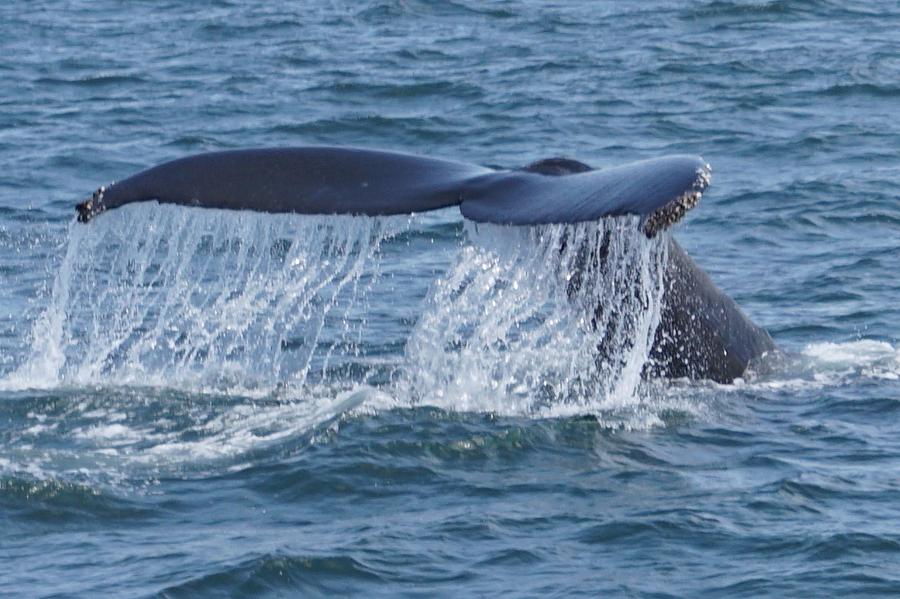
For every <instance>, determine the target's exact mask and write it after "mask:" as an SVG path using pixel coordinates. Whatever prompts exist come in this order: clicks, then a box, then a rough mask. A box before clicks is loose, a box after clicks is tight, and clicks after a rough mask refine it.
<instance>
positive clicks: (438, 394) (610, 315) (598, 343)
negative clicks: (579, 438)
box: [401, 218, 668, 415]
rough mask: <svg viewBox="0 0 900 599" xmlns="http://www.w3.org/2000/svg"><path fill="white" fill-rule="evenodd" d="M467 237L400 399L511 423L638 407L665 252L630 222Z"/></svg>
mask: <svg viewBox="0 0 900 599" xmlns="http://www.w3.org/2000/svg"><path fill="white" fill-rule="evenodd" d="M467 230H468V234H469V238H470V239H471V241H472V245H470V246H468V247H466V248H464V249H463V250H462V252H461V253H460V255H459V259H458V260H457V262H456V264H455V265H454V266H453V267H452V268H451V269H450V271H449V272H448V273H447V274H446V275H445V276H444V277H443V278H441V279H440V280H439V281H437V283H436V284H435V285H434V287H433V289H432V293H431V297H430V298H429V305H428V307H427V309H426V311H425V313H424V314H423V315H422V316H421V318H420V319H419V321H418V324H417V326H416V329H415V331H414V332H413V334H412V336H411V338H410V341H409V343H408V346H407V358H406V378H405V379H404V380H403V381H402V382H401V386H402V387H404V388H405V392H406V393H408V394H409V395H410V396H411V397H412V398H414V400H415V401H419V402H423V403H428V404H435V405H439V406H442V407H447V408H456V409H471V410H490V411H496V412H500V413H513V414H523V413H525V414H547V415H551V414H552V415H558V414H565V413H583V412H586V411H587V412H595V413H596V412H599V411H610V410H616V409H618V408H621V407H626V408H629V409H631V408H634V407H635V405H637V404H639V398H638V396H637V390H638V385H639V383H640V379H641V370H642V369H643V366H644V364H645V362H646V360H647V357H648V355H649V351H650V345H651V343H652V341H653V336H654V334H655V331H656V327H657V324H658V322H659V315H660V311H661V303H662V296H663V271H664V266H665V263H666V248H667V247H668V246H667V244H666V243H665V242H664V241H663V240H662V239H660V238H657V239H655V240H653V241H648V240H647V239H646V238H644V236H643V235H642V234H641V233H640V232H639V231H638V227H637V226H636V222H635V221H634V220H633V219H631V218H625V219H606V220H604V221H601V222H593V223H582V224H579V225H547V226H541V227H535V228H515V227H502V226H494V225H477V226H476V225H474V224H470V223H467Z"/></svg>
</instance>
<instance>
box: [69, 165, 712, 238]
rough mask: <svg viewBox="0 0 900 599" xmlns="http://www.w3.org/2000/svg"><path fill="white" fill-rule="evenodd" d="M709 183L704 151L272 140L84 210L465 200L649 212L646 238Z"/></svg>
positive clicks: (386, 211) (407, 205)
mask: <svg viewBox="0 0 900 599" xmlns="http://www.w3.org/2000/svg"><path fill="white" fill-rule="evenodd" d="M708 184H709V166H708V165H707V164H706V163H705V162H703V160H702V159H701V158H699V157H694V156H669V157H664V158H656V159H652V160H644V161H641V162H634V163H631V164H627V165H624V166H619V167H615V168H608V169H601V170H593V169H591V168H590V167H589V166H587V165H586V164H584V163H581V162H578V161H575V160H570V159H566V158H551V159H546V160H541V161H538V162H535V163H533V164H531V165H529V166H527V167H525V168H523V169H520V170H507V171H503V170H499V171H498V170H492V169H488V168H484V167H481V166H476V165H472V164H466V163H460V162H453V161H449V160H439V159H434V158H423V157H420V156H412V155H409V154H401V153H396V152H385V151H380V150H366V149H359V148H337V147H300V148H265V149H250V150H229V151H223V152H211V153H206V154H198V155H195V156H188V157H186V158H180V159H177V160H173V161H171V162H166V163H164V164H161V165H159V166H155V167H152V168H149V169H147V170H145V171H142V172H140V173H137V174H135V175H133V176H131V177H128V178H127V179H124V180H122V181H119V182H116V183H113V184H111V185H109V186H107V187H101V188H100V189H99V190H97V191H96V192H94V194H93V196H92V197H91V198H90V199H89V200H87V201H85V202H82V203H80V204H78V205H77V206H76V209H77V211H78V220H80V221H81V222H88V221H89V220H91V218H93V217H94V216H95V215H97V214H99V213H101V212H103V211H105V210H111V209H113V208H117V207H119V206H123V205H125V204H130V203H133V202H143V201H152V200H156V201H159V202H161V203H171V204H181V205H185V206H199V207H204V208H225V209H232V210H257V211H261V212H273V213H278V212H295V213H300V214H365V215H370V216H378V215H390V214H406V213H412V212H424V211H427V210H436V209H438V208H444V207H447V206H453V205H459V206H460V209H461V211H462V214H463V216H465V217H466V218H468V219H471V220H474V221H479V222H490V223H499V224H512V225H534V224H542V223H573V222H580V221H589V220H597V219H600V218H604V217H607V216H619V215H623V214H634V215H639V216H641V217H642V226H643V227H644V231H645V232H646V233H647V234H648V236H652V235H655V234H656V233H657V232H658V231H660V230H662V229H665V228H666V227H668V226H671V225H672V224H674V223H675V222H677V221H678V220H679V219H680V218H681V217H682V216H683V215H684V213H685V212H686V211H687V210H689V209H690V208H692V207H693V206H694V205H696V203H697V201H698V200H699V199H700V194H701V193H702V192H703V190H704V189H706V186H707V185H708Z"/></svg>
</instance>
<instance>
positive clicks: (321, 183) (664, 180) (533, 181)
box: [76, 147, 775, 382]
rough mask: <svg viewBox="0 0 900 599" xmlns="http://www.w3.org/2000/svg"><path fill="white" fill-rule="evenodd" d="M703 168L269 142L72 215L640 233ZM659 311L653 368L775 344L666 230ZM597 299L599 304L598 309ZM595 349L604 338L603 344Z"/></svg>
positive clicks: (128, 185) (699, 181)
mask: <svg viewBox="0 0 900 599" xmlns="http://www.w3.org/2000/svg"><path fill="white" fill-rule="evenodd" d="M709 180H710V169H709V165H707V164H706V163H705V162H704V161H703V160H702V159H701V158H699V157H695V156H684V155H676V156H667V157H662V158H657V159H651V160H644V161H640V162H634V163H631V164H626V165H623V166H619V167H615V168H609V169H602V170H594V169H592V168H591V167H589V166H587V165H586V164H583V163H581V162H578V161H575V160H569V159H562V158H551V159H547V160H541V161H539V162H536V163H533V164H531V165H528V166H526V167H524V168H522V169H517V170H493V169H488V168H484V167H481V166H476V165H471V164H465V163H459V162H453V161H447V160H438V159H433V158H423V157H419V156H412V155H408V154H401V153H395V152H385V151H377V150H367V149H358V148H338V147H299V148H266V149H250V150H233V151H224V152H212V153H206V154H199V155H195V156H189V157H186V158H181V159H178V160H174V161H171V162H167V163H164V164H161V165H159V166H155V167H152V168H149V169H147V170H145V171H142V172H139V173H137V174H135V175H133V176H131V177H128V178H127V179H124V180H122V181H118V182H116V183H113V184H111V185H109V186H107V187H101V188H100V189H98V190H97V191H96V192H94V194H93V195H92V197H91V198H90V199H88V200H86V201H85V202H82V203H80V204H78V205H77V206H76V210H77V212H78V220H79V221H81V222H88V221H89V220H91V219H92V218H93V217H94V216H96V215H97V214H100V213H102V212H104V211H106V210H111V209H114V208H118V207H120V206H124V205H126V204H131V203H134V202H143V201H153V200H155V201H158V202H161V203H171V204H180V205H185V206H198V207H206V208H224V209H231V210H256V211H262V212H272V213H300V214H360V215H372V216H376V215H391V214H407V213H412V212H422V211H427V210H435V209H439V208H444V207H447V206H453V205H458V206H459V207H460V211H461V212H462V214H463V216H464V217H465V218H467V219H470V220H473V221H476V222H487V223H498V224H507V225H538V224H548V223H576V222H585V221H593V220H598V219H601V218H605V217H610V216H621V215H636V216H639V217H640V227H641V229H642V230H643V232H644V233H645V234H646V235H647V236H648V237H653V236H655V235H657V234H658V233H659V232H661V231H663V230H665V229H667V228H669V227H671V226H672V225H673V224H675V223H676V222H678V221H679V220H680V219H681V218H682V217H683V216H684V214H685V213H686V212H687V211H688V210H690V209H691V208H693V207H694V206H696V205H697V203H698V202H699V200H700V196H701V195H702V193H703V191H704V190H705V189H706V187H707V186H708V185H709ZM668 243H669V251H668V263H667V265H666V275H665V277H666V284H665V293H664V302H663V305H664V307H663V311H662V314H661V319H660V324H659V326H658V328H657V331H656V338H655V340H654V343H653V346H652V348H651V360H650V362H649V363H648V366H647V368H645V372H646V373H647V374H648V375H650V376H664V377H672V378H674V377H688V378H692V379H712V380H715V381H718V382H731V381H733V380H734V379H735V378H737V377H740V376H741V375H743V373H744V372H745V371H746V369H747V367H748V365H749V364H750V362H751V361H752V360H753V359H755V358H758V357H759V356H761V355H762V354H763V353H765V352H767V351H770V350H773V349H774V347H775V346H774V343H773V342H772V339H771V337H770V336H769V335H768V333H766V331H765V330H763V329H761V328H760V327H758V326H756V325H755V324H753V323H752V322H751V321H750V320H749V319H748V318H747V317H746V316H745V315H744V314H743V313H742V312H741V310H740V308H738V306H737V304H736V303H735V302H734V300H732V299H731V298H730V297H728V296H727V295H725V294H724V293H722V292H721V291H720V290H719V289H718V288H717V287H716V286H715V284H714V283H713V282H712V280H711V279H710V278H709V276H708V275H707V274H706V273H705V272H704V271H702V270H701V269H700V268H699V267H698V266H697V264H696V263H695V262H694V261H693V260H692V259H691V258H690V256H688V255H687V253H686V252H685V251H684V250H683V249H682V248H681V246H680V245H679V244H678V243H677V242H676V241H675V240H674V239H671V238H669V240H668ZM603 309H605V307H604V306H598V307H597V310H598V311H602V310H603ZM601 351H602V348H601Z"/></svg>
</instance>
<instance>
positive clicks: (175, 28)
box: [0, 0, 900, 597]
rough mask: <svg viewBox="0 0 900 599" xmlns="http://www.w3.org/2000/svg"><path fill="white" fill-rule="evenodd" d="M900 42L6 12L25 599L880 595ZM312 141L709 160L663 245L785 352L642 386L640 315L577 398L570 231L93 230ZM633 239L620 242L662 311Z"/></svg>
mask: <svg viewBox="0 0 900 599" xmlns="http://www.w3.org/2000/svg"><path fill="white" fill-rule="evenodd" d="M898 32H900V6H898V4H897V3H896V2H894V1H878V0H872V1H868V2H837V1H832V0H796V1H769V2H765V1H750V0H702V1H698V2H674V1H662V0H659V1H648V2H639V3H637V2H635V3H620V2H615V3H614V2H586V1H583V0H582V1H576V0H571V1H560V2H547V3H544V2H533V1H527V0H508V1H499V2H494V3H490V4H487V3H481V2H475V1H470V0H452V1H445V2H432V1H425V0H388V1H383V0H382V1H374V0H372V1H365V2H357V3H349V2H348V3H342V2H332V1H327V2H317V3H306V2H304V3H287V2H277V3H268V4H260V3H253V2H244V1H242V0H218V1H212V0H209V1H207V0H204V1H199V2H182V1H177V0H170V1H166V2H146V1H138V2H129V3H126V4H123V3H120V2H113V1H111V0H95V1H90V2H89V1H87V0H73V1H70V2H46V1H41V0H38V1H34V2H24V1H21V0H12V1H11V2H6V3H4V4H2V6H0V50H2V51H0V163H2V165H3V169H2V173H0V281H2V285H0V595H10V596H23V597H32V596H59V597H62V596H97V595H102V596H127V597H145V596H162V597H194V596H246V597H256V596H293V595H314V596H315V595H333V594H358V595H369V596H372V595H387V596H395V595H422V596H431V595H434V594H441V595H461V594H462V595H500V594H504V595H507V594H508V595H516V596H521V595H524V596H538V595H590V596H594V595H599V594H609V595H626V596H654V597H663V596H695V595H701V594H702V595H709V596H729V597H731V596H760V595H775V596H784V595H792V596H793V595H802V596H824V595H832V596H845V595H849V594H854V595H875V594H885V595H897V594H898V593H900V574H898V572H900V524H898V523H900V422H898V420H900V308H898V298H900V282H898V277H897V272H898V266H900V200H898V197H900V163H898V158H897V156H898V154H897V152H898V148H900V33H898ZM310 144H330V145H359V146H369V147H378V148H387V149H393V150H399V151H405V152H410V153H417V154H423V155H429V156H438V157H444V158H449V159H454V160H460V161H466V162H472V163H476V164H482V165H487V166H495V167H506V168H514V167H518V166H521V165H524V164H527V163H529V162H532V161H534V160H536V159H540V158H545V157H549V156H569V157H572V158H576V159H579V160H582V161H584V162H587V163H589V164H591V165H593V166H595V167H603V166H611V165H615V164H618V163H622V162H626V161H630V160H635V159H641V158H648V157H653V156H658V155H662V154H666V153H693V154H702V155H703V156H704V157H705V158H706V159H707V160H708V161H709V162H710V163H712V165H713V169H714V176H713V184H712V187H711V188H710V190H709V192H708V193H707V194H705V195H704V198H703V201H702V203H701V205H700V207H699V208H697V209H696V210H694V211H693V212H691V213H690V215H689V216H688V217H687V219H686V220H685V222H683V223H682V224H680V225H679V226H678V227H676V229H675V230H674V232H673V234H674V236H675V237H676V238H677V239H678V240H679V241H680V242H681V243H682V244H683V245H684V247H685V248H686V249H687V250H688V252H689V253H690V254H691V255H692V256H693V257H694V258H695V259H696V261H697V262H698V263H699V264H700V265H701V266H703V268H704V269H706V270H707V271H708V272H709V273H710V274H711V276H712V277H713V279H714V280H715V281H716V282H717V284H718V285H719V286H720V287H721V288H722V289H723V290H725V291H727V292H728V293H729V294H730V295H731V296H732V297H734V298H735V299H736V300H737V301H738V303H739V304H740V305H741V306H742V307H743V309H744V310H745V311H746V313H747V314H748V315H749V316H750V317H751V318H752V319H753V320H754V321H755V322H757V323H758V324H760V325H761V326H764V327H765V328H767V329H768V330H769V331H770V332H771V334H772V336H773V337H774V339H775V341H776V342H777V344H778V345H779V346H780V347H781V348H782V349H783V350H784V355H783V356H781V357H779V358H778V359H777V360H772V361H769V362H766V363H763V364H760V365H758V366H757V367H756V368H755V369H754V371H752V372H750V373H748V375H747V377H746V378H745V379H744V380H741V381H738V382H736V383H735V384H734V385H715V384H711V383H689V382H686V381H650V382H641V381H640V380H639V379H638V378H636V377H635V376H633V375H634V372H635V368H639V366H640V363H639V360H640V358H641V357H642V356H644V355H645V352H644V350H645V349H646V348H645V347H643V346H642V344H641V342H640V338H641V335H644V336H645V337H646V333H647V331H648V330H651V329H652V327H653V326H654V323H653V318H652V316H653V312H654V310H657V309H658V306H655V305H653V303H652V302H651V303H650V309H649V311H647V314H649V315H648V316H647V317H646V318H644V319H638V320H637V321H636V322H637V324H636V325H635V331H632V333H633V335H631V336H630V337H629V339H630V340H629V339H624V338H623V339H621V340H620V341H621V342H622V345H621V347H620V348H619V349H620V351H621V357H622V359H623V363H628V364H630V365H631V366H630V368H631V370H628V368H625V369H623V370H622V371H620V372H618V371H617V373H616V374H615V376H611V377H608V378H604V377H593V378H592V377H590V376H587V375H586V374H585V373H586V372H590V371H591V369H592V368H594V361H593V359H592V356H590V355H588V352H587V351H586V348H588V347H590V339H587V338H585V335H584V333H583V332H582V331H581V329H579V327H578V320H577V314H574V315H573V314H572V313H571V309H570V308H571V307H570V306H569V307H567V305H566V304H565V303H555V301H554V296H553V293H552V288H553V281H552V274H553V271H554V269H553V268H552V267H553V266H554V265H552V264H550V265H548V262H550V261H552V260H551V259H550V258H548V256H547V255H546V254H542V253H541V249H542V246H541V239H543V238H544V237H542V236H550V237H552V236H553V235H557V234H560V230H559V228H553V227H547V228H543V229H541V230H539V231H534V230H531V231H529V230H510V229H505V228H502V227H485V226H478V227H475V226H473V225H471V224H465V223H463V221H462V219H461V218H460V217H459V215H458V211H456V210H455V209H454V210H447V211H442V212H438V213H434V214H428V215H420V216H414V217H409V218H407V217H392V218H382V219H374V218H349V217H311V218H303V217H295V216H274V215H264V214H251V213H240V214H238V213H224V212H217V211H203V210H198V209H186V208H181V207H172V206H158V205H155V204H146V205H139V206H131V207H127V208H124V209H121V210H117V211H114V212H110V213H108V214H104V215H103V216H102V217H100V218H98V219H97V220H96V221H94V222H92V223H91V224H90V226H82V225H78V224H76V223H74V222H73V221H74V212H73V205H74V203H75V202H77V201H81V200H82V199H84V198H85V197H87V196H88V195H89V194H90V192H91V191H93V190H94V189H95V188H96V187H98V186H99V185H101V184H104V183H108V182H109V181H112V180H115V179H119V178H122V177H125V176H127V175H129V174H131V173H133V172H135V171H138V170H140V169H143V168H146V167H148V166H150V165H153V164H156V163H159V162H161V161H164V160H167V159H171V158H175V157H180V156H184V155H187V154H191V153H196V152H201V151H208V150H219V149H228V148H239V147H255V146H278V145H310ZM633 224H634V223H629V222H627V219H626V221H625V222H622V221H611V222H608V223H602V224H601V225H600V226H604V227H613V228H615V229H616V231H617V232H618V234H619V237H620V238H621V239H624V240H625V241H626V242H628V243H632V242H633V243H634V244H635V245H636V246H637V245H639V246H640V247H639V248H638V249H637V250H634V248H632V249H631V250H628V248H627V247H624V246H623V250H622V251H623V253H622V256H623V257H622V261H621V263H620V265H619V266H620V268H621V269H622V272H626V271H627V272H638V271H639V272H641V273H642V274H641V278H640V280H641V285H644V286H646V288H647V289H651V290H652V288H653V286H654V285H655V284H656V283H655V278H654V276H655V275H654V272H655V271H654V266H658V264H659V260H660V258H659V255H658V250H659V247H658V246H653V244H651V243H649V242H646V243H644V242H642V243H641V244H639V243H638V242H637V241H636V240H635V239H634V236H633V235H631V233H633V232H634V227H633ZM629 240H630V241H629ZM626 245H627V243H626ZM545 267H546V268H545ZM629 269H638V270H637V271H633V270H629ZM641 269H643V270H641ZM613 287H614V286H613ZM500 291H502V293H500ZM597 293H601V294H602V293H607V294H610V293H611V294H614V293H615V289H614V288H613V289H611V290H610V289H606V290H604V289H601V288H599V287H598V290H597ZM603 297H605V298H606V299H607V300H608V301H614V302H627V298H625V297H619V296H615V295H604V296H603ZM522 323H527V324H528V326H524V325H523V324H522ZM519 325H522V326H519ZM523 331H524V332H523ZM635 339H637V340H635ZM642 352H643V353H642Z"/></svg>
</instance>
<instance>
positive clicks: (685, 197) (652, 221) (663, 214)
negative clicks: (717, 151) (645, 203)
mask: <svg viewBox="0 0 900 599" xmlns="http://www.w3.org/2000/svg"><path fill="white" fill-rule="evenodd" d="M710 181H712V167H711V166H710V165H709V163H706V164H704V165H703V166H702V167H701V168H699V169H697V180H696V181H695V182H694V185H693V186H692V187H691V189H689V190H688V191H686V192H684V193H683V194H681V195H680V196H678V197H677V198H676V199H674V200H673V201H672V202H670V203H668V204H666V205H665V206H663V207H662V208H660V209H658V210H657V211H655V212H654V213H652V214H651V215H650V216H648V217H647V218H646V219H644V222H643V230H644V234H646V235H647V237H654V236H655V235H656V234H657V233H659V232H660V231H663V230H665V229H668V228H669V227H671V226H672V225H674V224H675V223H677V222H678V221H680V220H681V219H682V218H684V215H685V214H687V211H688V210H690V209H692V208H694V207H696V206H697V204H699V203H700V198H701V197H703V192H704V191H706V188H707V187H709V184H710Z"/></svg>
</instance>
